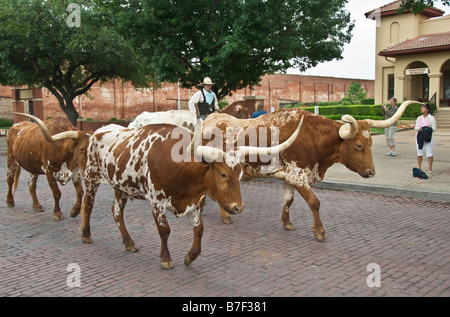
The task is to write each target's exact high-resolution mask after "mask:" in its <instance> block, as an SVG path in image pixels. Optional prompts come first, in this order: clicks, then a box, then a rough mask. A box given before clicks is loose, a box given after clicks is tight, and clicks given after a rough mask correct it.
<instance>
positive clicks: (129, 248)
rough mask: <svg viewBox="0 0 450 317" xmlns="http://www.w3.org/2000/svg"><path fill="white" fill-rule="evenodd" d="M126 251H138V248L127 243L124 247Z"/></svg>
mask: <svg viewBox="0 0 450 317" xmlns="http://www.w3.org/2000/svg"><path fill="white" fill-rule="evenodd" d="M125 250H127V251H128V252H138V249H137V248H136V247H135V246H134V245H129V246H126V247H125Z"/></svg>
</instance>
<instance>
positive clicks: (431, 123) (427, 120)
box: [416, 104, 436, 174]
mask: <svg viewBox="0 0 450 317" xmlns="http://www.w3.org/2000/svg"><path fill="white" fill-rule="evenodd" d="M421 112H422V115H421V116H420V117H418V118H417V121H416V130H417V133H418V134H419V133H420V132H423V131H425V130H426V129H423V128H424V127H428V128H431V130H432V133H434V131H436V119H435V118H434V117H433V116H432V115H431V114H430V112H431V106H430V105H429V104H425V105H423V106H422V109H421ZM417 139H418V138H417V135H416V147H417V165H418V166H417V167H418V168H419V169H422V159H423V151H424V150H425V152H426V153H427V158H428V173H429V174H431V173H433V136H431V140H430V142H426V141H423V147H422V148H421V147H420V146H419V142H418V141H417Z"/></svg>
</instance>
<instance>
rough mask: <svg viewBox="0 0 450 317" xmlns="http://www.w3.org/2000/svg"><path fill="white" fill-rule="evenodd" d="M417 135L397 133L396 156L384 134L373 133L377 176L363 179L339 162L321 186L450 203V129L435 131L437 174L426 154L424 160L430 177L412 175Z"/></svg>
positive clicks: (415, 156) (331, 169) (415, 159)
mask: <svg viewBox="0 0 450 317" xmlns="http://www.w3.org/2000/svg"><path fill="white" fill-rule="evenodd" d="M415 136H416V131H415V130H408V131H402V132H397V133H395V136H394V139H395V143H396V150H397V152H398V156H396V157H393V156H386V152H388V151H389V150H388V147H387V146H386V141H385V136H384V135H375V136H372V140H373V145H372V153H373V161H374V165H375V170H376V175H375V177H373V178H369V179H366V178H362V177H361V176H359V175H358V174H356V173H354V172H351V171H350V170H348V169H347V168H346V167H345V166H343V165H342V164H335V165H333V166H332V167H331V168H330V169H328V171H327V173H326V174H325V179H324V180H323V182H321V183H319V184H317V186H318V187H322V188H330V189H341V190H352V191H361V192H369V193H377V194H383V195H389V196H403V197H411V198H419V199H424V200H433V201H443V202H450V130H439V128H438V130H437V131H436V132H435V134H434V147H433V155H434V163H433V174H428V173H427V172H428V160H427V158H426V157H424V159H423V162H422V170H423V171H424V172H425V173H427V175H428V177H429V179H418V178H414V177H413V176H412V169H413V167H417V152H416V144H415Z"/></svg>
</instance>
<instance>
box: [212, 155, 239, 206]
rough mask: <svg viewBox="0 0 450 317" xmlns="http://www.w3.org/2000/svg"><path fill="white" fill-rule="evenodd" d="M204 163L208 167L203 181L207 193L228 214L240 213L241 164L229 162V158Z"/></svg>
mask: <svg viewBox="0 0 450 317" xmlns="http://www.w3.org/2000/svg"><path fill="white" fill-rule="evenodd" d="M224 154H225V156H228V155H227V154H226V153H224ZM227 161H228V162H227ZM206 164H207V165H208V167H209V168H208V171H207V172H206V174H205V178H204V183H205V187H206V189H207V191H208V195H209V196H210V197H211V198H212V199H214V200H215V201H216V202H217V203H218V204H219V205H221V206H222V207H223V208H224V209H225V210H226V211H228V212H229V213H230V214H239V213H241V212H242V211H243V210H244V204H243V203H242V197H241V187H240V180H241V178H242V175H243V169H242V165H241V164H240V163H236V164H230V160H229V159H228V160H227V159H224V160H223V161H222V162H221V160H217V161H214V162H212V163H206Z"/></svg>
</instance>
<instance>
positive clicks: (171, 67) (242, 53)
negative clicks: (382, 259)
mask: <svg viewBox="0 0 450 317" xmlns="http://www.w3.org/2000/svg"><path fill="white" fill-rule="evenodd" d="M346 3H347V0H315V1H309V0H245V1H244V0H197V1H184V0H166V1H161V0H141V1H137V0H112V1H111V2H110V4H111V8H112V9H111V10H115V16H116V18H117V22H118V25H120V26H121V30H122V31H123V32H124V34H125V36H126V38H130V39H132V40H133V43H134V47H135V48H136V49H137V50H139V51H140V53H141V54H142V56H143V58H145V59H146V62H147V65H148V69H149V72H151V73H152V74H155V76H157V78H158V80H160V81H168V82H177V81H178V80H180V82H181V83H182V86H183V87H192V86H195V85H196V84H198V83H199V82H201V81H202V79H203V77H206V76H208V77H211V78H212V79H213V81H215V82H216V85H215V86H214V87H213V89H215V92H216V94H217V96H218V98H219V99H222V98H223V97H225V96H227V95H229V94H231V92H232V91H234V90H237V89H241V88H245V87H247V86H253V85H256V84H258V83H259V82H260V80H261V77H262V76H263V75H265V74H267V73H274V72H282V71H285V70H286V69H288V68H290V67H296V68H299V69H301V70H306V69H307V68H310V67H313V66H315V65H317V64H318V63H320V62H323V61H329V60H332V59H340V58H342V51H343V46H344V44H345V43H348V42H349V41H350V39H351V31H352V29H353V26H354V24H353V23H352V21H351V20H350V14H349V12H347V11H346V10H344V6H345V4H346Z"/></svg>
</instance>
